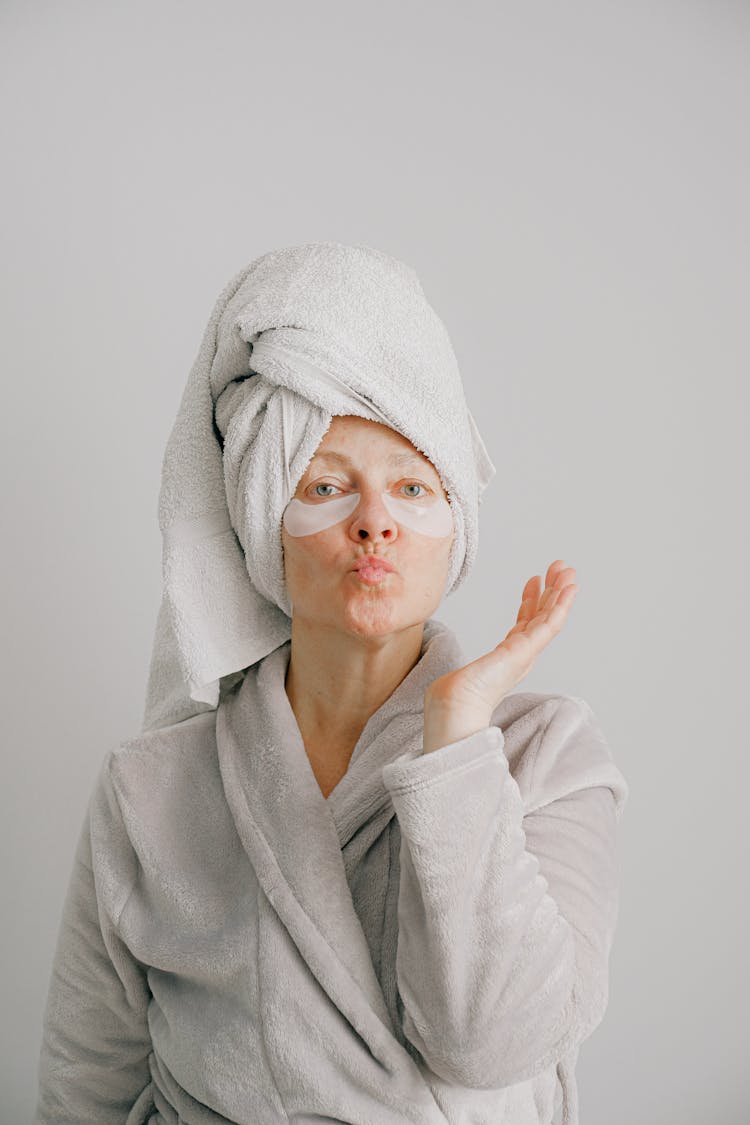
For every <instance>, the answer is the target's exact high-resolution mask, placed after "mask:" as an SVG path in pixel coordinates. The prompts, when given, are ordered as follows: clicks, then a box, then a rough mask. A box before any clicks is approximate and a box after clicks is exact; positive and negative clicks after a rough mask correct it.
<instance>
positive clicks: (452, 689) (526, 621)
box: [425, 559, 578, 715]
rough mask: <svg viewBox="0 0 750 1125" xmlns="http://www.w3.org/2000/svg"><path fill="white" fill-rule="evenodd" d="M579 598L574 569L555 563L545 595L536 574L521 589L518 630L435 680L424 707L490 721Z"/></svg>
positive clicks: (551, 568)
mask: <svg viewBox="0 0 750 1125" xmlns="http://www.w3.org/2000/svg"><path fill="white" fill-rule="evenodd" d="M577 593H578V586H577V585H576V584H575V568H574V567H565V565H564V562H563V560H562V559H556V560H555V562H553V563H551V564H550V566H549V568H548V570H547V574H546V578H545V585H544V590H542V588H541V576H540V575H538V574H535V575H534V576H533V577H532V578H530V579H529V580H528V582H527V583H526V585H525V586H524V588H523V594H522V597H521V608H520V609H519V611H518V616H517V618H516V624H515V625H514V626H513V628H512V629H511V630H510V632H509V633H508V634H507V636H506V637H505V638H504V639H503V640H502V641H500V643H499V644H498V645H496V646H495V648H494V649H492V651H491V652H488V653H486V654H485V655H484V656H480V657H478V658H477V659H476V660H473V661H472V662H471V663H470V664H467V665H466V666H465V667H464V668H459V669H457V670H456V671H455V672H449V673H447V675H445V676H440V678H439V679H437V680H434V681H433V683H432V684H431V685H430V687H429V688H428V693H427V695H426V697H425V701H426V702H428V701H429V702H430V703H431V704H435V705H439V706H445V707H450V708H451V709H453V708H454V707H455V708H457V709H463V708H466V709H467V710H469V709H471V710H472V711H476V712H480V711H481V712H486V713H487V715H491V714H492V712H493V711H494V709H495V708H496V707H497V705H498V703H499V702H500V701H501V699H503V698H504V697H505V696H506V695H508V693H509V692H511V691H512V690H513V688H514V687H515V686H516V684H517V683H518V682H519V681H520V680H522V679H523V678H524V676H526V675H528V673H529V671H530V670H531V668H532V667H533V666H534V662H535V661H536V658H537V657H538V656H539V653H540V652H541V651H542V649H543V648H545V646H546V645H548V644H549V642H550V641H551V640H552V638H553V637H554V636H556V635H557V633H559V632H560V630H561V628H562V626H563V624H564V622H565V619H566V617H567V615H568V611H569V609H570V607H571V605H572V604H573V599H574V598H575V596H576V594H577ZM428 697H429V700H428Z"/></svg>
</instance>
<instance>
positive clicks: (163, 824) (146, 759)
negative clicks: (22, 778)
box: [90, 711, 223, 842]
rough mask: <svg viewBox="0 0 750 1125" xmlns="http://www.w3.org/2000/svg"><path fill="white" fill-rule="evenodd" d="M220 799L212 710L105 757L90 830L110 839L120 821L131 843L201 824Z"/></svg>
mask: <svg viewBox="0 0 750 1125" xmlns="http://www.w3.org/2000/svg"><path fill="white" fill-rule="evenodd" d="M222 795H223V787H222V781H221V774H220V770H219V764H218V755H217V752H216V712H215V711H208V712H202V713H201V714H200V715H195V716H192V717H191V718H189V719H184V720H182V721H181V722H179V723H174V724H173V725H171V726H168V727H162V728H159V729H157V730H149V731H144V732H142V733H141V734H138V735H136V736H135V737H133V738H129V739H126V740H125V741H123V742H121V743H119V745H117V746H115V747H114V748H112V749H110V750H109V751H108V752H107V753H106V754H105V756H104V759H103V761H102V763H101V765H100V769H99V774H98V777H97V782H96V785H95V787H94V791H93V794H92V797H91V802H90V813H91V817H92V830H95V829H98V830H99V832H100V833H101V835H102V837H103V836H104V835H107V836H110V837H111V836H112V835H113V834H114V833H116V832H117V831H118V822H119V824H120V825H121V826H122V828H123V829H124V832H125V834H126V836H127V837H128V839H129V840H130V841H131V842H134V841H135V840H136V839H144V838H146V837H147V836H148V835H149V834H150V833H151V832H155V833H157V834H158V835H163V834H164V833H167V834H169V833H170V825H176V824H182V825H185V824H192V825H194V826H195V825H197V824H199V823H202V822H203V821H205V818H206V816H207V813H208V810H209V809H210V808H211V807H213V808H215V807H216V802H217V801H219V800H221V798H222Z"/></svg>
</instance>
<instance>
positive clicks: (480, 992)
mask: <svg viewBox="0 0 750 1125" xmlns="http://www.w3.org/2000/svg"><path fill="white" fill-rule="evenodd" d="M549 704H550V710H551V712H552V713H551V715H550V717H549V720H548V721H547V722H546V723H543V724H541V726H542V729H541V733H540V734H539V735H538V736H537V737H536V744H535V745H534V743H533V742H532V744H531V745H530V752H531V753H532V754H533V755H535V756H534V757H532V759H531V768H530V770H529V771H528V772H525V774H524V776H525V777H526V778H528V776H529V773H530V775H531V781H530V783H529V784H528V785H527V784H526V782H525V781H524V789H525V790H526V804H525V803H524V799H523V797H522V793H521V790H520V789H519V785H518V784H517V782H516V780H515V778H514V777H513V775H512V774H511V772H510V768H509V763H508V759H507V757H506V755H505V753H504V750H503V747H504V736H503V732H502V730H501V729H500V727H499V726H496V725H491V726H489V727H487V728H485V729H484V730H482V731H478V732H476V733H475V734H472V735H471V736H469V737H467V738H464V739H461V740H460V741H458V742H454V743H450V744H449V745H447V746H444V747H441V748H440V749H439V750H435V751H432V752H430V753H428V754H424V755H420V756H419V757H417V758H412V759H410V760H405V759H396V760H395V761H393V762H391V763H389V764H388V765H386V766H384V767H383V779H384V782H385V784H386V785H387V786H388V788H389V790H390V793H391V795H392V798H393V803H394V808H395V811H396V815H397V818H398V822H399V827H400V831H401V852H400V883H399V898H398V945H397V954H396V972H397V981H398V988H399V993H400V997H401V1002H402V1003H403V1006H404V1011H403V1030H404V1034H405V1035H406V1037H407V1038H408V1040H409V1041H410V1042H411V1044H412V1045H413V1046H414V1047H416V1048H417V1049H418V1051H419V1052H420V1053H421V1055H422V1057H423V1058H424V1060H425V1062H426V1063H427V1065H428V1066H429V1067H430V1068H431V1069H432V1070H433V1071H434V1072H435V1073H436V1074H437V1075H438V1076H440V1077H441V1078H443V1079H444V1080H446V1081H448V1082H452V1083H457V1084H461V1085H464V1086H470V1087H476V1088H497V1087H503V1086H510V1085H513V1084H514V1083H517V1082H521V1081H524V1080H526V1079H529V1078H532V1077H534V1076H536V1075H537V1074H539V1073H541V1072H542V1071H544V1070H546V1069H547V1068H548V1067H550V1066H553V1065H555V1064H556V1063H557V1062H558V1061H559V1060H560V1059H562V1058H563V1056H564V1055H566V1054H567V1053H568V1052H569V1051H571V1050H573V1049H575V1048H576V1047H577V1046H579V1045H580V1043H581V1042H582V1040H584V1039H585V1038H586V1037H587V1036H588V1035H590V1034H591V1032H592V1031H593V1030H594V1028H595V1027H596V1026H597V1025H598V1024H599V1022H600V1021H601V1019H602V1017H603V1015H604V1011H605V1008H606V1005H607V1000H608V958H609V952H610V947H611V944H612V940H613V935H614V929H615V924H616V920H617V912H618V862H617V854H616V827H617V822H618V820H619V816H620V813H621V811H622V807H623V805H624V802H625V800H626V797H627V792H628V790H627V785H626V783H625V779H624V778H623V777H622V774H621V773H620V772H619V770H618V769H617V767H616V765H615V764H614V761H613V760H612V757H611V755H610V754H609V751H608V749H607V747H606V744H605V742H604V739H603V737H602V734H601V731H600V729H599V727H598V725H597V723H596V720H595V718H594V715H593V713H592V711H591V709H590V707H589V706H588V704H587V703H585V701H583V700H579V699H577V698H576V697H573V696H557V697H552V698H551V700H550V701H549ZM545 706H547V704H545Z"/></svg>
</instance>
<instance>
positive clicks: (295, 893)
mask: <svg viewBox="0 0 750 1125" xmlns="http://www.w3.org/2000/svg"><path fill="white" fill-rule="evenodd" d="M290 653H291V640H289V641H286V642H285V643H284V644H282V645H280V646H279V647H278V648H276V649H274V650H273V652H271V653H269V655H268V656H266V657H264V658H263V659H262V660H260V661H259V662H258V663H257V664H254V665H253V666H252V667H250V668H249V669H248V671H247V673H246V675H245V677H244V679H243V680H242V681H241V683H240V684H239V685H238V686H237V687H236V688H235V690H234V691H233V692H232V693H231V694H229V695H227V696H226V697H225V698H224V699H223V700H222V701H221V702H220V704H219V707H218V710H217V716H216V739H217V749H218V754H219V765H220V769H221V774H222V779H223V784H224V790H225V794H226V799H227V803H228V805H229V808H230V810H231V812H232V815H233V818H234V820H235V824H236V827H237V831H238V834H239V837H240V839H241V841H242V844H243V846H244V848H245V850H246V852H247V854H248V856H249V857H250V860H251V862H252V864H253V867H254V869H255V872H256V874H257V877H258V880H259V882H260V884H261V887H262V888H263V890H264V892H265V894H266V897H267V898H268V900H269V901H270V903H271V904H272V906H273V908H274V910H275V911H276V913H277V915H278V917H279V918H280V920H281V922H282V923H283V925H284V926H285V927H286V928H287V930H288V931H289V933H290V935H291V937H292V939H293V941H294V942H295V944H296V945H297V947H298V949H299V951H300V953H301V954H302V956H303V958H304V959H305V961H306V962H307V964H308V966H309V968H310V969H311V970H312V971H313V972H314V973H315V975H316V977H318V979H319V981H320V983H321V985H322V986H323V988H325V989H326V991H327V992H328V993H329V995H330V996H331V998H332V999H333V1000H334V1002H335V1003H336V1005H337V1006H338V1007H339V1009H340V1010H341V1011H342V1012H345V1013H346V1014H347V1016H348V1018H349V1019H350V1020H351V1022H352V1023H353V1025H354V1026H355V1027H357V1029H358V1030H359V1031H360V1034H364V1036H365V1038H367V1039H368V1041H370V1042H371V1043H372V1044H373V1049H375V1047H376V1045H377V1044H376V1042H375V1041H376V1040H378V1041H379V1040H380V1039H381V1036H382V1027H376V1026H375V1025H374V1024H373V1022H372V1014H373V1013H374V1014H375V1015H376V1016H377V1017H378V1019H379V1021H380V1023H381V1024H383V1025H385V1027H386V1028H387V1029H388V1031H390V1032H391V1034H393V1031H394V1029H393V1027H392V1023H391V1019H390V1016H389V1014H388V1010H387V1007H386V1004H385V1000H384V997H383V993H382V990H381V988H380V984H379V982H378V980H377V976H376V974H375V970H374V968H373V964H372V959H371V957H370V952H369V948H368V945H367V940H366V938H365V935H364V932H363V930H362V927H361V924H360V921H359V918H358V917H357V913H356V911H355V909H354V903H353V900H352V895H351V892H350V888H349V883H348V880H347V874H346V867H345V859H344V854H343V849H345V848H346V849H347V851H348V852H351V851H352V850H354V851H355V852H356V851H359V852H361V851H362V850H364V849H366V847H368V846H369V845H370V844H371V843H372V842H373V841H374V840H375V839H377V837H378V836H379V835H380V834H381V833H382V831H383V830H384V829H385V827H386V825H387V824H388V821H389V820H390V819H391V817H392V816H394V810H393V804H392V801H391V798H390V794H389V793H388V790H387V789H386V787H385V785H384V783H383V780H382V776H381V770H382V767H383V766H384V765H385V764H386V763H388V762H391V761H393V760H394V759H395V758H397V757H402V756H403V757H404V758H408V759H411V758H414V757H417V756H418V755H419V754H421V752H422V736H423V726H424V712H423V707H424V692H425V689H426V688H427V686H428V685H429V684H430V683H432V681H433V680H435V679H437V678H438V677H439V676H441V675H443V674H444V673H445V672H449V671H452V670H454V669H455V668H458V667H462V666H463V664H465V663H466V658H465V656H464V654H463V652H462V650H461V647H460V645H459V643H458V640H457V638H456V636H455V634H454V633H453V632H452V630H450V629H449V628H448V627H447V626H446V625H444V624H443V623H442V622H440V621H438V620H437V619H435V618H430V619H428V620H427V621H426V622H425V625H424V636H423V644H422V653H421V656H420V659H419V660H418V662H417V663H416V664H415V666H414V667H413V668H412V669H411V671H410V672H409V673H408V675H407V676H406V677H405V678H404V679H403V680H402V682H401V683H400V684H399V686H398V687H397V688H396V690H395V691H394V692H393V693H392V695H391V696H390V697H389V698H388V699H387V700H386V701H385V703H384V704H383V705H382V706H381V707H380V708H379V709H378V710H377V711H376V712H375V713H374V714H373V715H372V716H371V717H370V719H369V720H368V722H367V724H366V725H365V728H364V730H363V731H362V734H361V735H360V738H359V740H358V742H357V744H356V746H355V748H354V751H353V753H352V757H351V760H350V763H349V767H348V770H347V772H346V774H345V775H344V776H343V777H342V778H341V780H340V781H339V783H338V784H337V785H336V787H335V789H333V791H332V792H331V794H330V795H329V796H328V798H325V797H324V796H323V794H322V793H321V790H320V787H319V785H318V782H317V780H316V778H315V775H314V773H313V771H312V766H311V765H310V761H309V759H308V757H307V752H306V750H305V747H304V743H303V740H302V736H301V732H300V729H299V726H298V724H297V720H296V716H295V715H294V712H293V710H292V707H291V704H290V702H289V698H288V696H287V694H286V690H285V687H284V681H285V676H286V670H287V667H288V664H289V658H290ZM331 952H333V955H334V956H333V958H332V957H331ZM353 984H354V985H355V986H356V987H355V988H353V987H352V985H353Z"/></svg>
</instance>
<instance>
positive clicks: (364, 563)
mask: <svg viewBox="0 0 750 1125" xmlns="http://www.w3.org/2000/svg"><path fill="white" fill-rule="evenodd" d="M364 567H376V568H379V569H380V570H389V571H395V569H396V568H395V566H394V565H393V563H389V562H388V559H384V558H381V557H380V556H379V555H365V557H364V558H363V559H357V561H356V562H355V564H354V566H353V567H352V570H362V569H363V568H364Z"/></svg>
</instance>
